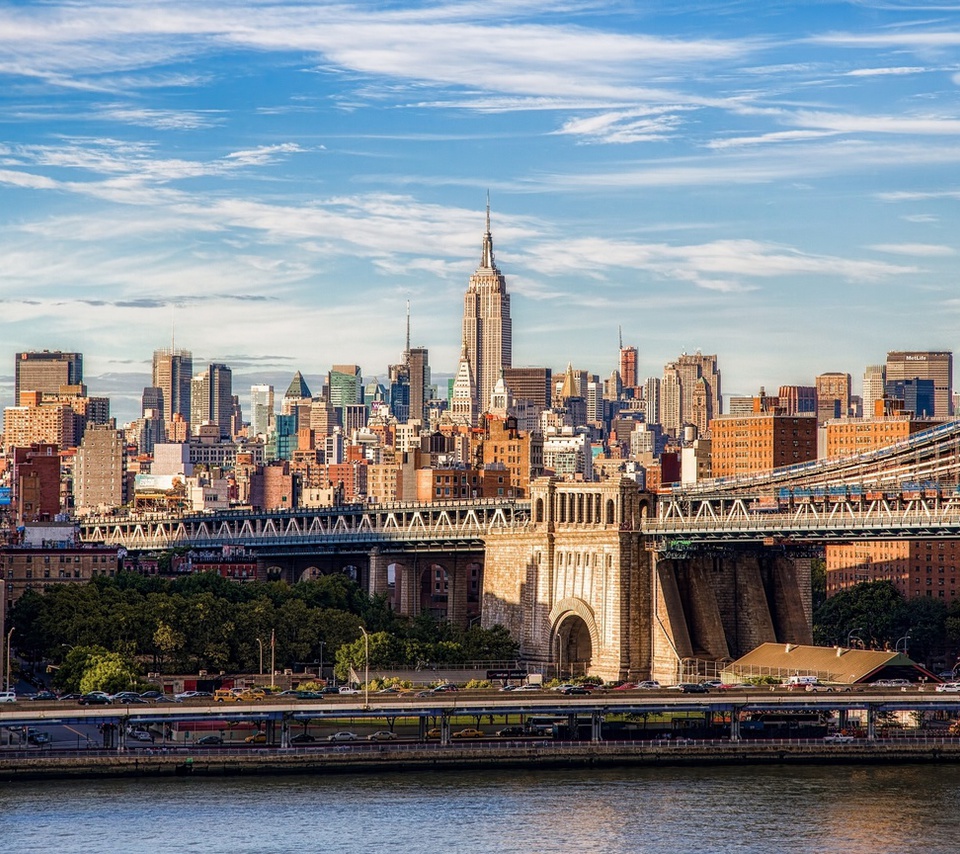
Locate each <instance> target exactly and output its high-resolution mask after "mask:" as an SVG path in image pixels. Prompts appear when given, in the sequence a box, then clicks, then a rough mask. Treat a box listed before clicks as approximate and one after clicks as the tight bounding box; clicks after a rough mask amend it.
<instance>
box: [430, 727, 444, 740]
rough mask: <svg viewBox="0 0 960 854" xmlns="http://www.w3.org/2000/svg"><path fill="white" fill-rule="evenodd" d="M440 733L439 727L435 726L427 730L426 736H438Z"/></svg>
mask: <svg viewBox="0 0 960 854" xmlns="http://www.w3.org/2000/svg"><path fill="white" fill-rule="evenodd" d="M441 734H442V733H441V732H440V727H436V726H435V727H433V728H432V729H428V730H427V738H440V736H441Z"/></svg>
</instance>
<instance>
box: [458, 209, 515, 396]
mask: <svg viewBox="0 0 960 854" xmlns="http://www.w3.org/2000/svg"><path fill="white" fill-rule="evenodd" d="M463 349H464V351H465V352H466V354H467V361H468V362H469V364H470V372H471V373H472V375H473V381H474V383H475V387H476V400H475V411H476V412H477V414H478V415H481V414H483V413H484V412H485V411H486V410H487V409H488V408H489V406H490V395H491V393H492V392H493V389H494V386H496V384H497V380H498V379H500V374H501V370H502V369H503V368H509V367H511V366H512V354H513V327H512V324H511V321H510V295H509V294H508V293H507V280H506V279H505V278H504V277H503V273H501V272H500V270H499V269H498V267H497V265H496V261H495V260H494V257H493V237H492V235H491V233H490V200H489V197H488V198H487V229H486V231H485V232H484V234H483V248H482V251H481V254H480V266H479V267H477V270H476V272H475V273H474V274H473V275H472V276H471V277H470V284H469V285H468V287H467V292H466V294H465V296H464V299H463Z"/></svg>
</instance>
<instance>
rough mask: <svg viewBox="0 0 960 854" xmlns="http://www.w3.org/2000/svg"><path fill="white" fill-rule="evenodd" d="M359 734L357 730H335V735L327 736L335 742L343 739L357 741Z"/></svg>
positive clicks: (328, 739)
mask: <svg viewBox="0 0 960 854" xmlns="http://www.w3.org/2000/svg"><path fill="white" fill-rule="evenodd" d="M356 740H357V734H356V733H355V732H335V733H334V734H333V735H328V736H327V741H333V742H338V741H339V742H342V741H356Z"/></svg>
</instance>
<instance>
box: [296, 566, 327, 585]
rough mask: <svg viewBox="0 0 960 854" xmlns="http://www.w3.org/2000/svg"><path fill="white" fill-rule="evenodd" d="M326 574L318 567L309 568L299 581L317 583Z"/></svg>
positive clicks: (301, 574) (302, 573)
mask: <svg viewBox="0 0 960 854" xmlns="http://www.w3.org/2000/svg"><path fill="white" fill-rule="evenodd" d="M323 574H324V572H323V570H322V569H320V567H318V566H308V567H307V568H306V569H304V570H303V572H301V573H300V577H299V578H298V579H297V580H298V581H316V580H317V579H318V578H320V576H321V575H323Z"/></svg>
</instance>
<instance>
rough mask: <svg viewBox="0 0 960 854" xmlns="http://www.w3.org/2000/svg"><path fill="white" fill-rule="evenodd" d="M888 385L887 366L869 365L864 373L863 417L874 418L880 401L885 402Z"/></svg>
mask: <svg viewBox="0 0 960 854" xmlns="http://www.w3.org/2000/svg"><path fill="white" fill-rule="evenodd" d="M886 384H887V366H886V365H867V369H866V370H865V371H864V372H863V417H864V418H873V417H874V416H875V415H876V412H875V411H874V409H875V406H876V403H877V401H878V400H883V394H884V390H885V388H886Z"/></svg>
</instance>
